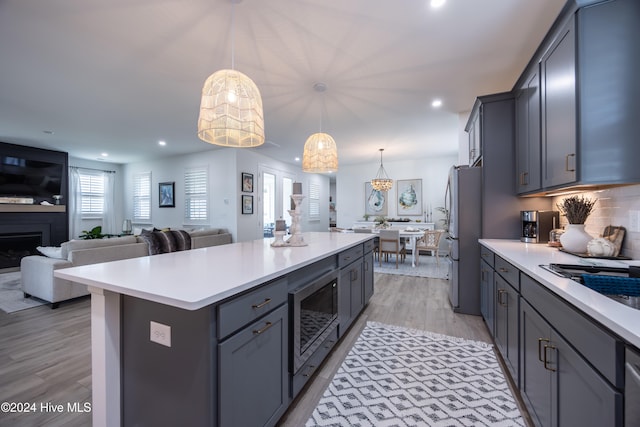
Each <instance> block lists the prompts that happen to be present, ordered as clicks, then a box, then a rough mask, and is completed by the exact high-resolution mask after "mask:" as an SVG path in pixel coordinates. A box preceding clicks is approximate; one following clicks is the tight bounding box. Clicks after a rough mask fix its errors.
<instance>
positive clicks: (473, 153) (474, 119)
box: [465, 104, 482, 166]
mask: <svg viewBox="0 0 640 427" xmlns="http://www.w3.org/2000/svg"><path fill="white" fill-rule="evenodd" d="M481 116H482V105H481V104H480V105H479V106H478V108H474V109H473V110H472V111H471V116H470V117H469V122H468V123H467V126H466V128H465V131H467V133H468V134H469V166H474V165H477V164H478V163H479V162H480V159H481V157H482V138H481V135H482V120H481V118H480V117H481Z"/></svg>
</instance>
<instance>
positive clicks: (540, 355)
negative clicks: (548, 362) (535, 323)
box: [538, 338, 549, 362]
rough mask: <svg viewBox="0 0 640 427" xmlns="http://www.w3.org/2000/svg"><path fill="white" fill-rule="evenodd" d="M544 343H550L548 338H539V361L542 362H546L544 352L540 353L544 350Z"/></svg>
mask: <svg viewBox="0 0 640 427" xmlns="http://www.w3.org/2000/svg"><path fill="white" fill-rule="evenodd" d="M543 342H546V343H548V342H549V339H548V338H538V360H539V361H541V362H544V360H542V352H541V351H540V350H542V345H541V344H542V343H543Z"/></svg>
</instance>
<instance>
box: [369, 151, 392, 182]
mask: <svg viewBox="0 0 640 427" xmlns="http://www.w3.org/2000/svg"><path fill="white" fill-rule="evenodd" d="M383 151H384V148H380V169H378V173H377V174H376V177H375V178H373V179H372V180H371V188H373V189H374V190H377V191H389V190H391V188H392V187H393V180H392V179H390V178H389V176H387V171H385V170H384V166H382V152H383Z"/></svg>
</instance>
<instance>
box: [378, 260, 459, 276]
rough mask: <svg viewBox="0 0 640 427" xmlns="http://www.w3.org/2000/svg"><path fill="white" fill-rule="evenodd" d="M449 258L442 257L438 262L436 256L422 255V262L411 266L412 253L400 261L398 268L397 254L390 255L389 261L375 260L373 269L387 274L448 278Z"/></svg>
mask: <svg viewBox="0 0 640 427" xmlns="http://www.w3.org/2000/svg"><path fill="white" fill-rule="evenodd" d="M449 262H450V261H449V258H447V257H440V258H439V259H438V262H436V258H435V257H432V256H429V255H420V262H419V263H418V265H416V266H415V267H412V266H411V255H407V257H406V259H405V260H404V263H403V262H398V268H397V269H396V260H395V256H394V255H391V256H389V261H384V259H383V260H382V266H380V261H378V260H375V263H374V266H373V271H374V272H376V273H385V274H401V275H405V276H415V277H430V278H433V279H448V276H449Z"/></svg>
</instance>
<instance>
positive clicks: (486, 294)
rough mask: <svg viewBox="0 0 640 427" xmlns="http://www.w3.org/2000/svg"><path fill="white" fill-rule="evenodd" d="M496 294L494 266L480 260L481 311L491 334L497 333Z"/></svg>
mask: <svg viewBox="0 0 640 427" xmlns="http://www.w3.org/2000/svg"><path fill="white" fill-rule="evenodd" d="M495 294H496V291H495V287H494V282H493V267H492V266H490V265H489V264H487V262H486V261H484V260H482V261H480V313H481V314H482V318H483V319H484V322H485V323H486V325H487V328H488V329H489V333H490V334H491V336H494V335H495V310H496V308H495V300H496V297H495V296H494V295H495Z"/></svg>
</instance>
